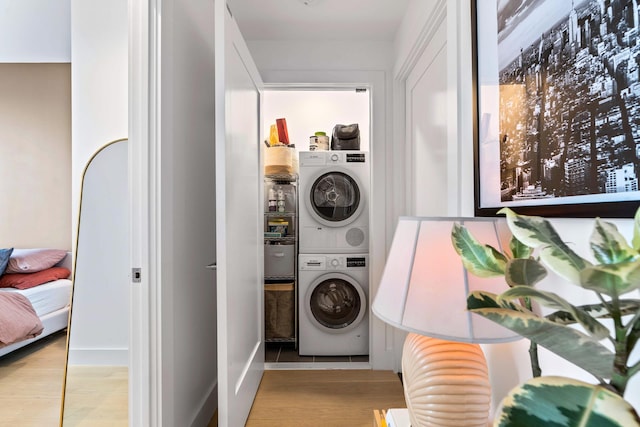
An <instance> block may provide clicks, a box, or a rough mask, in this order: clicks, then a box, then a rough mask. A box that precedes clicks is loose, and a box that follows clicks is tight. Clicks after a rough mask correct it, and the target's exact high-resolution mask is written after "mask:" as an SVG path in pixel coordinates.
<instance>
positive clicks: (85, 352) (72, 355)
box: [69, 348, 129, 366]
mask: <svg viewBox="0 0 640 427" xmlns="http://www.w3.org/2000/svg"><path fill="white" fill-rule="evenodd" d="M69 365H92V366H129V349H126V348H71V349H69Z"/></svg>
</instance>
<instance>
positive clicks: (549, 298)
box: [498, 286, 609, 340]
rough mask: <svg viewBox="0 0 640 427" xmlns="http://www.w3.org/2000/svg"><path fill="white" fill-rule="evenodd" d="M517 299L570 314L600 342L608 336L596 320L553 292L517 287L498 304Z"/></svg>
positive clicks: (501, 297) (507, 292) (503, 296)
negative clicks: (534, 302)
mask: <svg viewBox="0 0 640 427" xmlns="http://www.w3.org/2000/svg"><path fill="white" fill-rule="evenodd" d="M517 298H531V299H534V300H536V301H537V302H538V303H540V304H541V305H543V306H545V307H549V308H555V309H557V310H563V311H566V312H568V313H570V314H571V316H572V317H573V318H574V319H577V320H578V323H580V324H581V325H582V326H583V327H584V328H585V330H586V331H587V332H589V333H590V334H591V335H592V336H593V337H594V338H596V339H598V340H602V339H604V338H606V337H608V336H609V329H607V328H606V327H605V326H603V325H602V324H600V322H598V321H597V320H596V319H594V318H593V317H591V316H589V315H588V314H587V313H586V312H584V311H583V310H581V309H580V308H579V307H575V306H573V305H572V304H570V303H569V302H568V301H567V300H565V299H564V298H562V297H561V296H559V295H556V294H554V293H553V292H546V291H542V290H539V289H535V288H532V287H530V286H517V287H514V288H511V289H509V290H507V291H505V292H503V293H502V294H500V295H499V296H498V303H501V301H503V300H509V301H511V300H513V299H517Z"/></svg>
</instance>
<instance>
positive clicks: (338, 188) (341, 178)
mask: <svg viewBox="0 0 640 427" xmlns="http://www.w3.org/2000/svg"><path fill="white" fill-rule="evenodd" d="M361 188H362V185H361V184H360V183H359V182H358V179H357V178H356V177H355V176H353V175H350V174H349V173H348V172H347V171H341V170H332V171H328V172H325V173H322V174H320V175H319V176H317V177H316V178H315V179H314V180H313V183H312V184H311V186H310V187H309V192H308V194H307V201H306V203H307V209H308V210H309V212H310V214H311V215H312V216H314V217H315V219H316V220H317V221H318V222H320V223H321V224H324V225H326V226H329V227H343V226H345V225H347V224H350V223H351V222H353V221H354V220H355V219H356V218H358V216H359V215H360V212H361V211H362V209H363V207H364V203H365V200H364V193H363V191H361Z"/></svg>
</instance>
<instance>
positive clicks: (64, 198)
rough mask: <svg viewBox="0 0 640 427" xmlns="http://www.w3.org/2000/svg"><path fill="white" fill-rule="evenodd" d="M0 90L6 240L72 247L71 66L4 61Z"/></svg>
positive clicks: (1, 221)
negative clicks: (9, 62)
mask: <svg viewBox="0 0 640 427" xmlns="http://www.w3.org/2000/svg"><path fill="white" fill-rule="evenodd" d="M0 27H2V25H0ZM0 94H2V95H1V96H0V135H2V137H0V182H3V183H4V186H3V191H2V209H1V210H0V236H2V245H4V247H16V248H39V247H51V248H59V249H66V250H71V67H70V65H69V64H68V63H58V64H34V63H29V64H15V63H13V64H0Z"/></svg>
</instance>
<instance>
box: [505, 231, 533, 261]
mask: <svg viewBox="0 0 640 427" xmlns="http://www.w3.org/2000/svg"><path fill="white" fill-rule="evenodd" d="M509 249H511V254H512V255H513V257H514V258H529V257H530V256H531V253H532V252H533V249H531V248H530V247H529V246H527V245H525V244H524V243H522V242H521V241H520V240H518V239H516V237H515V236H511V240H510V241H509Z"/></svg>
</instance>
